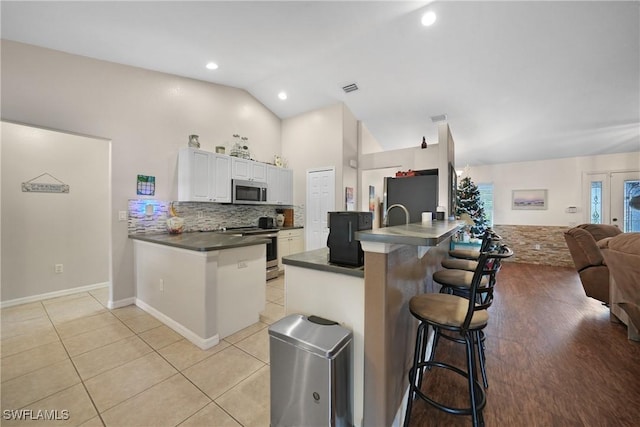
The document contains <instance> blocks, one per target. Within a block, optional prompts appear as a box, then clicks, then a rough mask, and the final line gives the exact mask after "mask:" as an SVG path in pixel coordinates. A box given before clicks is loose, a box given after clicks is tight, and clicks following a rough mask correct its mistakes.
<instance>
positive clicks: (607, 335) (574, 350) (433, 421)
mask: <svg viewBox="0 0 640 427" xmlns="http://www.w3.org/2000/svg"><path fill="white" fill-rule="evenodd" d="M496 294H497V295H496V298H495V301H494V303H493V305H492V307H491V308H490V309H489V313H490V318H489V324H488V326H487V328H486V330H485V332H486V335H487V344H486V345H487V350H486V355H487V375H488V378H489V389H488V390H487V406H486V408H485V410H484V419H485V423H486V425H487V426H562V427H564V426H638V425H640V343H638V342H634V341H629V340H627V331H626V327H625V326H624V325H621V324H618V323H612V322H610V320H609V310H608V308H606V307H605V306H603V305H602V304H601V303H600V302H598V301H596V300H593V299H591V298H588V297H586V296H585V294H584V292H583V290H582V286H581V285H580V280H579V278H578V275H577V274H576V272H575V270H573V269H570V268H564V267H547V266H538V265H531V264H515V263H505V264H503V269H502V271H501V272H500V273H499V276H498V284H497V287H496ZM436 358H437V359H442V360H448V361H459V362H458V363H457V364H458V365H460V366H464V346H462V345H460V344H455V343H451V342H448V341H447V340H441V342H440V343H439V345H438V352H437V354H436ZM427 378H428V379H427V380H426V384H424V385H423V390H425V392H427V393H428V395H430V396H433V397H435V396H439V397H442V398H441V399H440V400H441V401H442V402H443V403H447V404H452V403H453V404H457V405H459V406H468V398H466V393H467V392H466V388H465V382H464V380H463V379H462V378H460V379H458V378H457V377H455V376H454V375H453V374H448V373H447V372H446V371H442V370H437V371H433V372H431V373H429V374H428V375H427ZM470 424H471V417H468V416H455V415H449V414H445V413H444V412H441V411H438V410H437V409H435V408H433V407H431V406H429V405H428V404H426V403H425V402H423V401H421V400H416V401H415V402H414V407H413V411H412V415H411V424H410V425H411V426H414V427H417V426H457V425H461V426H468V425H470Z"/></svg>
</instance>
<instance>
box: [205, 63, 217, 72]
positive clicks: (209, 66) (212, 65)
mask: <svg viewBox="0 0 640 427" xmlns="http://www.w3.org/2000/svg"><path fill="white" fill-rule="evenodd" d="M206 67H207V69H208V70H217V69H218V64H216V63H215V62H208V63H207V65H206Z"/></svg>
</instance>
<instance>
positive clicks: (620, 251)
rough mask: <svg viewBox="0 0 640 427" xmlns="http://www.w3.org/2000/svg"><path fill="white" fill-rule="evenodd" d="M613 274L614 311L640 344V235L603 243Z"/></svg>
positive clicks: (622, 235)
mask: <svg viewBox="0 0 640 427" xmlns="http://www.w3.org/2000/svg"><path fill="white" fill-rule="evenodd" d="M599 245H600V248H601V250H602V255H603V256H604V259H605V261H606V263H607V265H608V266H609V271H610V272H611V291H610V297H609V301H610V309H611V314H612V317H613V316H615V317H616V318H618V319H619V320H621V321H622V322H623V323H625V324H626V325H627V333H628V334H627V336H628V338H629V339H632V340H635V341H640V333H639V332H638V329H640V233H623V234H620V235H617V236H615V237H611V238H607V239H604V240H602V241H600V242H599Z"/></svg>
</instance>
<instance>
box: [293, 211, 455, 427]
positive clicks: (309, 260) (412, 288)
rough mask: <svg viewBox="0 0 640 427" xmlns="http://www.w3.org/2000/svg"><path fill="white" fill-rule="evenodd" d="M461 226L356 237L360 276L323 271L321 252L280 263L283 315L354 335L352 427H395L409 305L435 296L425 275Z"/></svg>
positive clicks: (411, 331) (417, 226) (403, 386)
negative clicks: (361, 257) (330, 324)
mask: <svg viewBox="0 0 640 427" xmlns="http://www.w3.org/2000/svg"><path fill="white" fill-rule="evenodd" d="M463 225H464V223H463V222H460V221H433V222H429V223H426V224H422V223H413V224H408V225H398V226H394V227H386V228H379V229H374V230H366V231H360V232H357V233H356V238H357V239H358V240H360V242H361V244H362V249H363V250H364V252H365V261H364V268H362V267H361V268H355V267H342V266H336V265H333V264H330V263H329V262H328V257H327V255H328V249H326V248H322V249H317V250H314V251H309V252H304V253H300V254H295V255H291V256H289V257H284V258H283V264H284V265H285V312H286V314H293V313H302V314H315V315H318V316H321V317H325V318H328V319H332V320H335V321H337V322H340V323H341V324H342V325H343V326H345V327H347V328H349V329H351V330H352V331H353V336H354V347H353V350H354V351H353V355H354V360H353V385H354V391H353V411H352V412H353V417H354V418H353V424H354V425H355V426H360V425H362V426H392V425H400V423H401V422H402V416H403V415H404V414H403V412H402V405H403V402H404V400H403V397H404V396H405V392H406V390H407V387H408V380H407V373H408V370H409V367H410V364H411V359H412V357H413V344H414V339H415V332H416V328H417V323H416V322H415V320H414V319H413V317H412V316H411V314H410V312H409V307H408V304H409V300H410V299H411V297H413V296H414V295H417V294H420V293H424V292H437V291H438V289H436V287H437V285H434V283H433V282H432V280H431V275H432V274H433V272H435V271H436V270H438V269H441V266H440V261H441V260H442V259H443V258H445V257H446V255H447V252H448V249H449V243H450V240H451V236H452V235H453V234H454V233H455V232H456V231H457V230H458V229H459V228H460V227H462V226H463Z"/></svg>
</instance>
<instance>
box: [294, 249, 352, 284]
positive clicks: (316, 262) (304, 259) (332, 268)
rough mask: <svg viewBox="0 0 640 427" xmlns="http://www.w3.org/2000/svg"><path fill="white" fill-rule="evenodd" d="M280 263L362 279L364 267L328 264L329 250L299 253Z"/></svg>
mask: <svg viewBox="0 0 640 427" xmlns="http://www.w3.org/2000/svg"><path fill="white" fill-rule="evenodd" d="M282 263H283V264H287V265H294V266H297V267H304V268H310V269H312V270H320V271H326V272H329V273H338V274H346V275H347V276H354V277H362V278H364V267H345V266H341V265H336V264H331V263H329V248H320V249H315V250H313V251H307V252H300V253H297V254H293V255H289V256H285V257H282Z"/></svg>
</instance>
